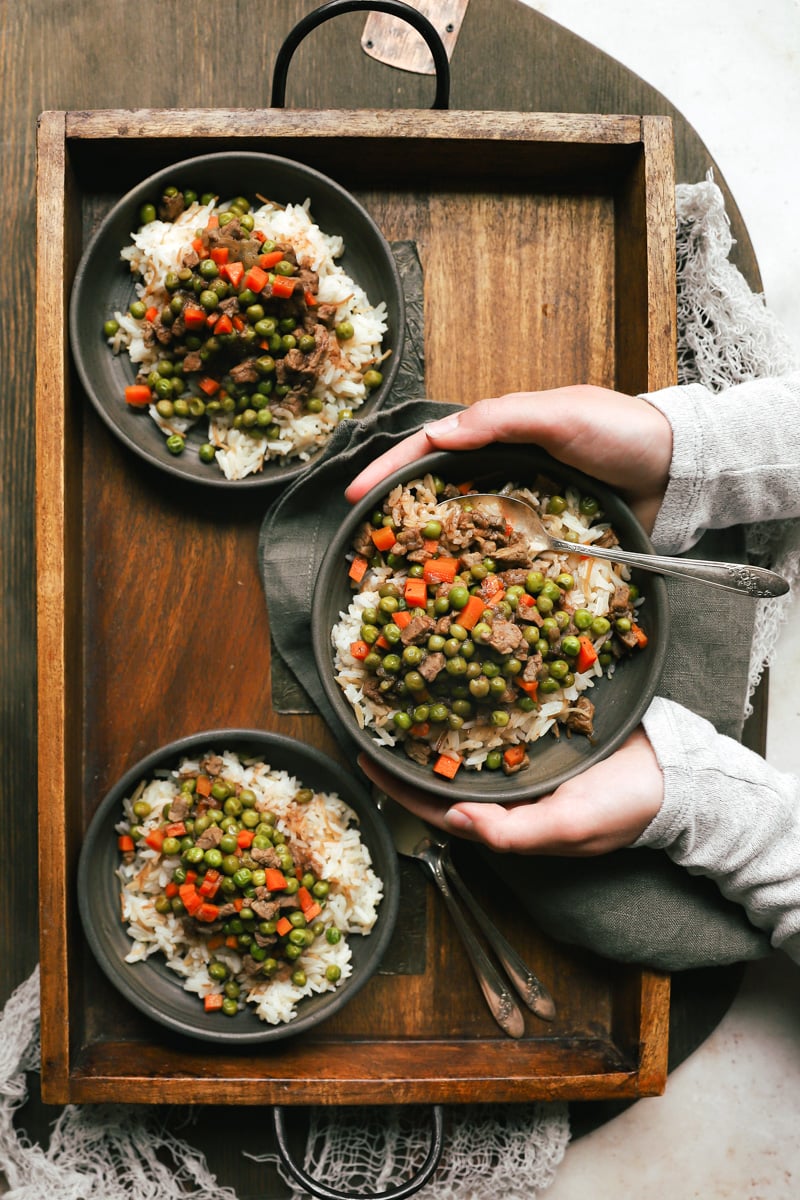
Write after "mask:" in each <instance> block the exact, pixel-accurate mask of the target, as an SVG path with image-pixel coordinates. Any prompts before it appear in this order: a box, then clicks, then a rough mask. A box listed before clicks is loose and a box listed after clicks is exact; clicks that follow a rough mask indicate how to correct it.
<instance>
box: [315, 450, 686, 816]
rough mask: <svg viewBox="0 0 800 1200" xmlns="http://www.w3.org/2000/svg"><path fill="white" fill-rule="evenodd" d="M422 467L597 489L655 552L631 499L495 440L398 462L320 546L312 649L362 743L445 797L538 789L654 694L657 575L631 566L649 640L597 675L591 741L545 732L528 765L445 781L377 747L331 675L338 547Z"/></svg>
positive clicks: (592, 759) (629, 543) (634, 539)
mask: <svg viewBox="0 0 800 1200" xmlns="http://www.w3.org/2000/svg"><path fill="white" fill-rule="evenodd" d="M426 471H432V472H433V473H434V474H437V475H440V476H441V477H442V478H443V479H447V480H450V481H452V482H458V481H459V480H463V479H469V480H474V481H475V487H476V488H477V489H478V490H487V489H488V488H490V487H498V486H502V484H504V483H506V482H509V481H513V482H515V483H520V484H524V483H526V482H530V483H533V481H534V479H535V478H536V476H537V475H539V474H542V475H546V476H548V477H549V478H551V479H553V480H554V481H556V482H560V483H562V484H564V485H566V484H572V485H573V486H575V487H576V488H578V489H579V490H580V491H581V492H583V493H589V494H591V495H593V496H596V497H597V499H598V500H599V502H600V506H601V508H602V510H603V513H604V519H607V520H609V521H610V522H611V524H612V526H613V528H614V530H615V531H616V533H617V535H618V537H619V539H620V543H621V545H622V546H623V547H624V548H625V549H627V550H638V551H643V552H645V553H652V545H651V543H650V540H649V539H648V537H647V535H646V534H645V532H644V530H643V529H642V527H641V526H640V525H639V523H638V521H637V520H636V518H635V517H634V515H633V513H632V512H631V510H630V509H629V508H628V506H627V505H626V504H625V503H624V502H623V501H622V500H621V499H620V498H619V496H617V495H616V494H615V493H614V492H613V491H611V489H610V488H608V487H606V486H605V485H604V484H601V483H599V482H598V481H597V480H594V479H589V478H588V477H587V476H586V475H583V474H581V473H580V472H579V471H574V470H572V469H571V468H569V467H565V466H563V465H562V464H561V463H558V462H556V461H555V460H554V459H553V458H551V457H550V455H548V454H546V453H545V452H544V451H543V450H540V449H539V448H538V447H533V446H512V445H494V446H489V447H486V448H485V449H482V450H471V451H462V452H441V453H437V454H432V455H430V456H429V457H427V458H424V459H422V460H420V461H418V462H415V463H414V464H413V465H412V466H410V467H404V468H403V469H401V470H399V471H397V472H396V473H395V474H393V475H391V476H390V477H389V478H388V479H387V480H386V481H385V482H384V483H383V484H381V485H379V486H378V487H377V488H375V489H374V490H373V491H372V492H371V493H370V494H369V495H368V496H365V497H364V499H363V500H362V501H361V502H360V503H359V504H357V505H355V506H354V507H353V510H352V512H350V513H349V514H348V516H347V519H346V520H345V522H344V523H343V524H342V526H341V528H340V529H339V530H338V531H337V533H336V535H335V537H334V538H333V539H332V542H331V545H330V546H329V548H328V550H327V552H326V554H325V558H324V559H323V562H322V564H321V567H320V571H319V575H318V578H317V584H316V589H315V592H314V604H313V613H312V632H313V644H314V656H315V660H316V664H317V670H318V671H319V675H320V679H321V682H322V685H323V687H324V689H325V693H326V695H327V698H328V700H329V701H330V703H331V705H332V706H333V708H334V710H335V711H336V713H337V715H338V717H339V719H340V720H341V722H342V724H343V725H344V726H345V728H346V729H347V730H348V732H349V733H350V735H351V736H352V738H353V740H354V741H355V742H356V743H357V745H358V747H359V749H361V750H363V751H365V753H366V754H367V755H369V757H370V758H372V759H374V760H375V761H376V762H378V763H380V765H381V766H383V767H384V768H385V769H386V770H387V771H390V772H391V773H392V774H393V775H395V776H397V777H398V778H399V779H402V780H405V781H406V782H408V783H412V784H415V785H416V786H417V787H420V788H424V789H425V790H426V791H428V792H432V793H435V794H436V795H438V796H442V797H445V798H446V799H448V800H450V801H454V800H457V799H458V800H479V801H480V800H485V801H491V802H494V803H501V804H504V803H510V802H512V801H516V800H522V799H525V798H528V797H535V796H541V795H543V794H545V793H546V792H550V791H552V789H553V788H555V787H558V785H559V784H561V783H563V782H564V781H565V780H567V779H569V778H571V777H572V776H573V775H576V774H578V772H580V771H583V770H585V768H586V767H589V766H591V765H592V764H593V763H596V762H599V761H600V759H602V758H605V757H606V755H608V754H610V753H611V751H612V750H614V749H616V748H617V747H618V746H619V745H620V743H621V742H622V741H623V740H624V739H625V738H626V737H627V735H628V734H629V733H630V732H631V731H632V730H633V729H634V728H635V726H636V725H637V724H638V723H639V720H640V719H641V717H642V714H643V713H644V711H645V709H646V708H647V706H648V704H649V703H650V700H651V699H652V697H653V695H654V693H655V690H656V687H657V685H658V681H659V678H660V676H661V672H662V669H663V665H664V658H665V654H666V649H667V638H668V630H669V614H668V607H667V591H666V587H665V585H664V580H663V579H662V578H661V577H660V576H657V575H653V574H650V573H635V574H634V579H635V580H636V583H637V584H638V586H639V588H640V590H641V594H642V595H643V596H645V597H646V602H645V604H644V605H643V607H642V609H641V624H642V626H643V628H644V630H645V632H646V633H647V634H648V638H649V644H648V646H647V648H646V650H645V651H644V652H643V653H641V654H637V655H635V656H633V657H632V658H630V659H626V660H624V661H623V662H622V663H621V664H620V665H619V667H618V668H617V670H616V672H615V674H614V677H613V679H608V678H607V677H605V676H604V677H603V678H602V679H601V680H599V681H598V682H597V683H596V684H595V687H594V688H593V689H592V692H591V698H592V700H593V701H594V703H595V708H596V711H595V721H594V727H595V736H594V738H593V739H592V741H589V739H588V738H586V737H583V736H579V735H573V736H572V737H571V738H568V737H566V736H564V735H563V734H562V736H561V737H560V738H559V739H558V740H556V739H555V738H553V737H552V736H550V735H545V736H544V737H543V738H541V739H540V740H539V741H538V742H534V743H532V744H531V745H529V746H528V753H529V756H530V766H529V767H527V768H526V769H525V770H523V771H521V772H519V773H518V774H516V775H504V774H503V773H502V772H500V771H486V770H484V771H468V770H464V769H462V770H460V771H459V772H458V774H457V775H456V777H455V779H454V780H452V781H449V780H444V779H442V778H441V777H440V776H438V775H436V774H434V772H433V771H432V770H431V769H430V767H425V766H420V765H419V764H417V763H415V762H412V760H411V759H410V758H409V757H408V755H407V754H406V753H405V750H404V749H403V747H402V745H400V744H398V745H397V746H395V747H393V748H389V747H383V746H380V745H378V743H377V742H375V741H374V740H373V738H372V737H371V736H370V734H369V733H368V732H367V731H366V730H364V729H361V728H359V726H358V724H357V722H356V720H355V717H354V714H353V709H352V707H351V705H350V703H349V702H348V701H347V700H346V699H345V696H344V694H343V692H342V691H341V689H340V687H339V685H338V684H337V683H336V680H335V677H334V670H333V648H332V645H331V636H330V634H331V629H332V628H333V626H334V625H335V624H336V622H337V621H338V619H339V614H340V612H342V611H345V610H346V609H347V606H348V604H349V602H350V598H351V596H352V592H351V589H350V586H349V582H348V579H347V567H346V564H345V554H346V553H347V551H348V549H349V548H350V545H351V541H352V537H353V534H354V532H355V530H356V529H357V527H358V526H359V525H360V524H361V523H362V521H364V520H365V519H367V518H368V517H369V515H370V513H371V512H372V511H373V510H374V509H375V508H376V507H379V506H380V503H381V502H382V501H383V498H384V497H385V496H386V494H387V493H388V492H389V491H390V490H391V488H392V487H394V486H395V485H396V484H398V483H402V482H405V481H406V480H409V479H415V478H418V477H419V476H420V475H422V474H424V473H425V472H426ZM484 485H485V486H484Z"/></svg>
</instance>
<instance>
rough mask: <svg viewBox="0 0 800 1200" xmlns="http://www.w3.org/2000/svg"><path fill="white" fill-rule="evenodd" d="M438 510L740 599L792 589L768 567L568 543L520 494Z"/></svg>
mask: <svg viewBox="0 0 800 1200" xmlns="http://www.w3.org/2000/svg"><path fill="white" fill-rule="evenodd" d="M437 508H441V509H442V510H445V509H447V508H461V509H467V510H470V509H475V508H477V509H480V510H481V511H482V512H485V513H491V514H492V515H495V516H501V517H503V518H504V519H505V520H506V521H508V523H509V525H512V526H513V527H514V529H516V530H518V531H519V532H520V533H522V534H524V535H525V537H527V538H528V541H529V545H530V549H531V552H532V553H534V554H537V553H540V552H541V551H543V550H557V551H559V552H561V553H565V554H575V553H576V552H579V553H580V554H585V555H588V556H589V557H590V558H605V559H608V560H609V561H610V562H615V563H627V564H628V565H629V566H631V567H639V569H640V570H642V571H653V572H655V573H656V574H658V575H674V576H676V577H677V578H679V579H691V580H694V581H695V582H696V583H707V584H709V585H710V586H711V587H718V588H724V589H725V590H726V591H730V592H738V593H739V595H743V596H751V597H754V598H758V599H762V598H767V597H772V596H784V595H785V594H786V593H787V592H788V591H789V583H788V580H786V579H784V578H783V576H782V575H777V574H776V573H775V572H774V571H768V570H766V568H765V567H752V566H750V565H749V564H747V563H730V562H711V561H708V560H706V559H698V558H693V559H688V558H686V559H685V558H673V557H670V556H668V555H664V554H640V553H637V552H635V551H632V550H621V549H620V548H619V546H614V547H612V548H608V547H605V546H595V545H592V544H591V543H589V544H586V543H584V542H580V543H578V542H567V541H565V540H564V539H563V538H557V537H553V535H552V534H551V533H549V532H548V530H547V528H546V527H545V524H544V521H543V520H542V518H541V517H540V516H539V513H538V512H537V510H536V509H535V508H534V507H533V505H532V504H529V503H528V502H527V501H525V500H522V499H520V498H519V497H517V496H508V495H505V494H504V493H503V492H471V493H468V494H467V495H465V496H454V497H452V498H450V499H447V500H440V501H439V503H438V505H437Z"/></svg>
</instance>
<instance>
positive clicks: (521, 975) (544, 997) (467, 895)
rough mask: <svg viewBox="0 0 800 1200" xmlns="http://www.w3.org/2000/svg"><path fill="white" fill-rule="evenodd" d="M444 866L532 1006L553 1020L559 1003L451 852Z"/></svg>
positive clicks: (543, 1017)
mask: <svg viewBox="0 0 800 1200" xmlns="http://www.w3.org/2000/svg"><path fill="white" fill-rule="evenodd" d="M443 865H444V869H445V872H446V874H447V877H448V879H449V880H450V882H451V883H452V885H453V887H454V888H455V889H456V891H457V892H458V894H459V896H460V897H461V899H462V900H463V902H464V904H466V906H467V908H468V909H469V911H470V912H471V913H472V915H473V917H474V918H475V922H476V924H477V925H478V926H479V928H480V929H482V930H483V932H484V933H485V934H486V936H487V938H488V939H489V942H490V944H491V947H492V949H493V950H494V952H495V954H496V955H497V957H498V959H499V960H500V962H501V963H502V965H503V967H504V969H505V972H506V974H507V975H508V977H509V979H510V980H511V982H512V983H513V985H514V987H515V988H516V989H517V991H518V992H519V994H520V996H521V997H522V999H523V1000H524V1001H525V1003H526V1004H527V1006H528V1008H529V1009H530V1010H531V1012H533V1013H535V1014H536V1016H537V1017H541V1019H542V1020H543V1021H552V1020H553V1019H554V1018H555V1015H556V1006H555V1004H554V1002H553V997H552V996H551V995H550V993H549V992H548V990H547V988H546V987H545V986H544V984H543V983H542V981H541V980H540V979H539V978H538V976H536V975H534V973H533V971H532V970H531V969H530V967H529V966H528V964H527V963H526V962H525V961H524V960H523V959H522V958H521V957H520V956H519V954H517V952H516V950H515V949H514V947H513V946H512V945H511V943H510V942H508V941H506V939H505V938H504V937H503V934H502V933H501V932H500V930H499V929H498V928H497V927H496V925H495V924H494V922H493V921H491V920H490V918H489V917H488V915H487V914H486V913H485V912H484V911H483V909H482V908H481V906H480V905H479V904H478V903H477V901H476V900H475V899H474V897H473V896H472V894H471V892H470V891H469V888H468V887H467V886H466V884H465V883H464V881H463V879H462V878H461V876H460V875H459V874H458V871H457V870H456V868H455V865H454V863H453V862H452V861H451V859H450V855H449V852H447V851H445V853H444V856H443Z"/></svg>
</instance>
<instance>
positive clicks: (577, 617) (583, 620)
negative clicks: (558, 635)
mask: <svg viewBox="0 0 800 1200" xmlns="http://www.w3.org/2000/svg"><path fill="white" fill-rule="evenodd" d="M572 620H573V621H574V623H575V627H576V628H577V629H588V628H589V626H590V625H591V623H592V614H591V613H590V612H589V610H588V608H576V609H575V612H574V613H573V614H572Z"/></svg>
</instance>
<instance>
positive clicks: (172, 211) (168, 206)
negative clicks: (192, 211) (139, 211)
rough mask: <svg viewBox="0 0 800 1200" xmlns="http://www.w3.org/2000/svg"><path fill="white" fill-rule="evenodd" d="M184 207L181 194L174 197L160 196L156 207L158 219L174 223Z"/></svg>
mask: <svg viewBox="0 0 800 1200" xmlns="http://www.w3.org/2000/svg"><path fill="white" fill-rule="evenodd" d="M185 207H186V205H185V204H184V200H183V192H176V193H175V195H174V196H162V197H161V200H160V202H159V205H158V216H159V219H160V220H162V221H176V220H177V219H178V217H179V216H180V215H181V213H182V212H183V210H184V209H185Z"/></svg>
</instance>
